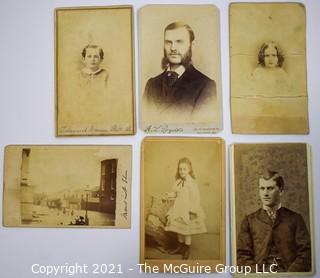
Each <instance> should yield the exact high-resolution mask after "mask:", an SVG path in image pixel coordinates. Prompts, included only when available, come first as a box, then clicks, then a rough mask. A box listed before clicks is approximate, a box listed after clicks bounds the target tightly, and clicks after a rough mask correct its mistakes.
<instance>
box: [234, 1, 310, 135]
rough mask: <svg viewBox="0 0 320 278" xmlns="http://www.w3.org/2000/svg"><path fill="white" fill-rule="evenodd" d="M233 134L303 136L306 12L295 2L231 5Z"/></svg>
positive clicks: (306, 126) (305, 119) (305, 121)
mask: <svg viewBox="0 0 320 278" xmlns="http://www.w3.org/2000/svg"><path fill="white" fill-rule="evenodd" d="M229 13H230V14H229V16H230V63H231V64H230V71H231V73H230V74H231V81H230V82H231V84H230V86H231V120H232V131H233V133H243V134H306V133H309V124H308V94H307V69H306V14H305V7H304V6H303V4H300V3H232V4H231V5H230V8H229Z"/></svg>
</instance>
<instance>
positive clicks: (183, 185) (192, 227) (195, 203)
mask: <svg viewBox="0 0 320 278" xmlns="http://www.w3.org/2000/svg"><path fill="white" fill-rule="evenodd" d="M167 196H168V197H169V198H174V204H173V206H172V207H171V208H170V209H169V211H168V212H167V223H166V227H165V230H166V231H171V232H175V233H177V237H178V247H177V249H175V250H172V251H171V252H170V253H171V254H182V258H183V259H188V257H189V252H190V245H191V242H192V237H191V236H192V235H195V234H201V233H206V232H207V229H206V225H205V223H204V219H205V214H204V212H203V210H202V208H201V205H200V193H199V189H198V185H197V183H196V181H195V176H194V173H193V170H192V164H191V161H190V160H189V159H188V158H181V159H180V160H179V162H178V169H177V174H176V181H175V183H174V185H173V189H172V192H169V193H167Z"/></svg>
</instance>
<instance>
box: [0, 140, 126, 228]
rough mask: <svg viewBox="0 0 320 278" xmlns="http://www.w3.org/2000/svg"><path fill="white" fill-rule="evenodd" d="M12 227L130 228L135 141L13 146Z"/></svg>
mask: <svg viewBox="0 0 320 278" xmlns="http://www.w3.org/2000/svg"><path fill="white" fill-rule="evenodd" d="M4 155H5V156H4V198H3V224H4V226H7V227H64V228H66V227H68V228H73V227H78V228H79V227H82V228H86V227H101V228H130V225H131V224H130V221H131V209H130V208H131V156H132V148H131V146H63V145H62V146H54V145H51V146H40V145H39V146H35V145H32V146H13V145H12V146H7V147H6V148H5V153H4Z"/></svg>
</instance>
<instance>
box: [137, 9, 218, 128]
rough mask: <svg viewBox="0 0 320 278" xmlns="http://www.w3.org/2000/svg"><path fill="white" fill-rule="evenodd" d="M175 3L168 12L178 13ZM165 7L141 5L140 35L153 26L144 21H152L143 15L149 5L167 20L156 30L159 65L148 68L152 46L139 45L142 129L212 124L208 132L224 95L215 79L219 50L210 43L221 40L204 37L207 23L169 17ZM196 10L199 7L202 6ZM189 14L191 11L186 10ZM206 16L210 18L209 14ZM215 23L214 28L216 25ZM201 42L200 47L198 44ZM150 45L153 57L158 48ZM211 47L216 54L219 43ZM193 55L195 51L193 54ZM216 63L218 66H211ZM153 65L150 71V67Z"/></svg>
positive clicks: (216, 124) (216, 76)
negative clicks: (221, 93) (164, 11)
mask: <svg viewBox="0 0 320 278" xmlns="http://www.w3.org/2000/svg"><path fill="white" fill-rule="evenodd" d="M180 6H181V7H180V8H181V9H188V10H189V9H191V10H192V8H194V7H190V6H187V5H180ZM176 7H177V5H174V6H173V7H171V5H170V11H171V12H172V13H173V12H175V10H176V9H175V8H176ZM200 7H201V9H202V8H203V7H202V6H200ZM207 7H208V6H207ZM162 8H163V6H162V5H157V6H147V7H144V8H143V12H142V13H141V15H140V17H141V20H140V22H141V26H140V28H141V29H142V30H144V31H142V35H141V37H144V36H146V35H147V34H148V30H145V29H148V28H149V29H150V26H152V25H150V24H145V25H143V22H145V21H148V19H149V18H148V16H145V14H146V13H144V12H146V9H147V10H148V12H149V13H150V12H151V13H153V12H155V11H158V13H157V14H158V16H159V14H161V19H162V21H163V23H162V25H161V26H159V28H158V30H159V32H161V36H159V33H157V35H158V36H157V43H158V45H160V49H159V46H158V47H157V48H158V49H159V54H161V56H157V57H159V60H158V63H156V64H155V65H156V66H157V67H154V68H150V67H149V66H148V65H147V66H144V65H145V63H148V64H150V60H149V59H147V57H148V54H145V53H146V51H147V52H148V51H150V50H148V49H146V47H145V46H143V45H142V46H141V48H142V51H141V54H142V56H143V57H142V60H143V61H142V65H141V71H142V79H143V82H142V83H141V86H142V87H141V99H142V127H143V128H144V130H145V131H147V132H152V131H151V130H150V129H147V130H146V127H148V124H166V125H169V126H172V127H183V128H186V126H188V125H190V124H191V125H193V126H194V127H195V128H196V127H197V124H200V125H201V127H203V128H205V127H211V128H212V129H211V131H210V132H212V131H213V130H214V129H215V128H219V120H220V118H219V112H220V106H219V99H220V98H219V96H218V91H219V90H218V84H217V83H218V82H219V79H220V76H219V73H217V71H218V70H217V68H219V66H218V65H217V62H218V60H219V59H217V57H218V55H217V53H214V52H215V51H210V49H209V48H208V45H210V43H212V42H213V43H214V44H217V41H218V40H217V38H214V40H212V39H213V37H214V36H209V40H208V41H206V38H205V37H204V36H203V32H204V30H205V28H206V26H205V25H202V26H200V24H199V23H196V22H195V20H194V19H193V18H192V17H190V18H189V19H188V18H181V17H180V16H176V17H175V19H176V20H172V18H173V16H170V18H165V17H164V14H162V13H161V9H162ZM171 8H173V10H172V9H171ZM195 8H196V9H199V6H196V7H195ZM213 8H215V7H214V6H209V11H210V12H211V14H214V15H215V17H214V19H216V18H217V15H216V14H215V9H213ZM191 10H190V11H191ZM196 12H198V13H200V12H202V10H196ZM188 14H192V13H191V12H188ZM204 15H205V16H206V14H204ZM162 16H163V18H162ZM177 19H179V20H177ZM201 23H202V22H201ZM203 23H204V22H203ZM213 26H215V27H216V26H217V24H215V25H213ZM201 27H202V28H201ZM209 29H210V28H209ZM154 34H155V32H154ZM159 38H161V40H159ZM155 39H156V38H155ZM210 40H212V41H210ZM144 42H145V41H144ZM199 45H200V46H201V45H202V46H201V47H199ZM204 46H205V47H204ZM199 48H200V49H199ZM206 48H207V49H206ZM145 49H146V51H145ZM150 49H153V56H154V57H155V53H154V48H153V47H151V48H150ZM212 49H213V50H216V52H218V51H217V47H215V48H214V47H213V48H212ZM195 53H197V54H196V55H195ZM210 53H211V54H212V57H215V59H214V60H212V58H211V57H209V56H210V55H209V54H210ZM144 54H145V55H144ZM215 54H216V55H215ZM144 57H146V58H144ZM153 59H154V58H153ZM199 61H200V63H199ZM159 66H161V68H160V67H159ZM213 67H214V68H215V70H212V68H213ZM149 68H150V71H149V70H147V69H149ZM214 71H215V72H214ZM191 132H192V130H191Z"/></svg>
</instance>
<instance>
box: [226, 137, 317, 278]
mask: <svg viewBox="0 0 320 278" xmlns="http://www.w3.org/2000/svg"><path fill="white" fill-rule="evenodd" d="M310 156H311V150H310V146H309V145H307V144H304V143H272V144H271V143H270V144H234V145H232V146H231V148H230V161H231V163H230V176H231V181H230V190H231V199H230V202H231V221H232V225H233V226H234V227H235V228H234V229H233V230H232V235H231V244H232V264H233V265H237V266H239V267H247V268H250V270H251V271H250V273H251V274H252V277H256V276H255V275H257V274H258V273H259V274H260V275H261V273H263V274H266V275H271V276H274V277H279V276H288V275H291V276H293V275H294V276H299V275H311V274H312V273H314V262H315V259H314V256H315V254H314V232H313V211H312V210H313V201H312V200H313V195H312V188H311V186H312V185H311V165H310V163H311V158H310ZM247 275H249V274H247Z"/></svg>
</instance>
